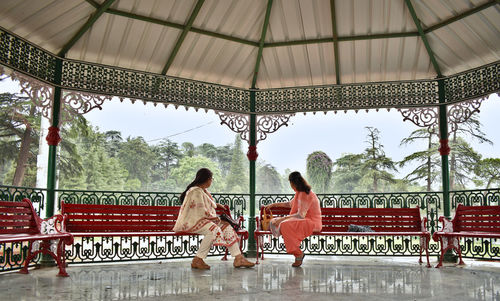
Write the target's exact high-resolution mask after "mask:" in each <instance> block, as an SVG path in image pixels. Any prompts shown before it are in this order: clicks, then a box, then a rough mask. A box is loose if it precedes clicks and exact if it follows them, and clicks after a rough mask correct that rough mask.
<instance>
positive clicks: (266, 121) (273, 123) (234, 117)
mask: <svg viewBox="0 0 500 301" xmlns="http://www.w3.org/2000/svg"><path fill="white" fill-rule="evenodd" d="M215 113H216V114H217V115H218V116H219V118H220V120H221V124H225V125H227V127H229V129H230V130H231V131H233V132H235V133H238V134H240V137H241V139H242V140H245V141H246V142H248V144H250V115H246V114H237V113H228V112H219V111H216V112H215ZM293 115H295V114H280V115H259V116H257V118H256V119H257V120H256V122H255V127H256V141H255V143H256V144H257V143H259V141H262V140H265V139H266V138H267V134H271V133H274V132H276V131H277V130H278V129H279V128H280V127H282V126H284V125H285V126H288V121H289V120H290V118H291V117H292V116H293Z"/></svg>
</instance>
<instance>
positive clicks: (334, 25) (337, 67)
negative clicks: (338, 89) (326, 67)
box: [330, 0, 340, 85]
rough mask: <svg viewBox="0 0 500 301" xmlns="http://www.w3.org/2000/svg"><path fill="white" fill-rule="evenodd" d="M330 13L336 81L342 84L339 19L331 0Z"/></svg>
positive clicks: (333, 0) (333, 1)
mask: <svg viewBox="0 0 500 301" xmlns="http://www.w3.org/2000/svg"><path fill="white" fill-rule="evenodd" d="M330 11H331V15H332V35H333V55H334V56H335V80H336V83H337V85H339V84H340V60H339V41H338V39H339V36H338V34H337V19H336V17H335V0H330Z"/></svg>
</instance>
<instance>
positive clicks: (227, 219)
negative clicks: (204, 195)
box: [219, 213, 240, 231]
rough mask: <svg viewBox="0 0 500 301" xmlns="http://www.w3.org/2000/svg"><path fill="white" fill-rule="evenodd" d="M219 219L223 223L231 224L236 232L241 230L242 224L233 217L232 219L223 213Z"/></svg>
mask: <svg viewBox="0 0 500 301" xmlns="http://www.w3.org/2000/svg"><path fill="white" fill-rule="evenodd" d="M219 218H220V220H221V221H225V222H227V223H229V225H230V226H231V227H233V229H234V231H238V230H240V223H238V222H237V221H235V220H234V219H233V218H232V217H230V216H229V215H227V214H226V213H222V214H221V215H219Z"/></svg>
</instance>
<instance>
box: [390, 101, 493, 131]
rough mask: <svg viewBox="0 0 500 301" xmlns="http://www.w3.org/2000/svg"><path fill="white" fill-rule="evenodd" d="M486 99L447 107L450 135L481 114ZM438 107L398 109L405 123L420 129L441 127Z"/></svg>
mask: <svg viewBox="0 0 500 301" xmlns="http://www.w3.org/2000/svg"><path fill="white" fill-rule="evenodd" d="M485 99H486V97H483V98H479V99H470V100H467V101H463V102H459V103H454V104H451V105H448V106H447V109H448V113H447V116H448V124H449V133H452V132H455V131H456V130H457V129H458V127H459V124H460V123H464V122H466V121H467V120H468V119H469V118H470V117H471V116H472V114H474V113H476V112H479V108H480V107H481V103H482V102H483V101H484V100H485ZM438 110H439V109H438V108H437V107H426V108H409V109H398V111H399V112H400V113H401V115H402V116H403V121H406V120H409V121H411V122H412V123H413V124H415V125H416V126H419V127H428V128H432V127H437V126H439V112H438Z"/></svg>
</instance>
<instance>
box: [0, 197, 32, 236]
mask: <svg viewBox="0 0 500 301" xmlns="http://www.w3.org/2000/svg"><path fill="white" fill-rule="evenodd" d="M35 215H36V213H35V211H34V209H33V206H32V205H31V202H30V201H29V200H28V199H24V200H23V201H22V202H0V234H19V233H28V234H33V233H39V230H38V226H37V223H36V219H35Z"/></svg>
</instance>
